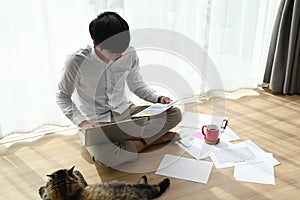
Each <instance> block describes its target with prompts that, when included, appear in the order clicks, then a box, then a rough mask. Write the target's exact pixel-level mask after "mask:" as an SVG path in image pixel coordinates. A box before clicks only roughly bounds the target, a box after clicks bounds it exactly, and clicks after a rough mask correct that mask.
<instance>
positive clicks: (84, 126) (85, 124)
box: [79, 121, 96, 133]
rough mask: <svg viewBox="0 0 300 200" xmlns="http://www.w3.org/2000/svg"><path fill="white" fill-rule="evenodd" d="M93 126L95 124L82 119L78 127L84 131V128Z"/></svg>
mask: <svg viewBox="0 0 300 200" xmlns="http://www.w3.org/2000/svg"><path fill="white" fill-rule="evenodd" d="M95 126H96V124H94V123H91V122H88V121H83V122H81V123H80V124H79V127H80V128H81V130H82V132H83V133H85V130H86V129H89V128H93V127H95Z"/></svg>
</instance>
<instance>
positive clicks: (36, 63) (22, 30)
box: [0, 0, 93, 138]
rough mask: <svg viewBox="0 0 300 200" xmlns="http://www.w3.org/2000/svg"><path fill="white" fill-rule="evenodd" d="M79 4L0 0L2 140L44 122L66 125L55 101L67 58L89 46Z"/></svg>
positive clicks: (85, 12)
mask: <svg viewBox="0 0 300 200" xmlns="http://www.w3.org/2000/svg"><path fill="white" fill-rule="evenodd" d="M90 15H93V11H92V9H91V8H90V4H89V1H87V0H86V1H82V0H26V1H23V0H1V2H0V44H1V45H0V60H1V65H0V69H1V73H0V91H1V94H0V97H1V98H0V128H1V129H0V138H1V136H4V135H7V134H9V133H11V132H26V131H31V130H33V129H35V128H37V127H39V126H41V125H43V124H57V125H66V124H70V122H69V121H68V120H66V118H65V117H64V116H62V114H61V112H60V111H59V110H58V107H57V106H56V103H55V98H54V97H55V89H56V82H57V78H58V76H59V74H60V71H61V69H62V66H63V63H64V60H65V57H66V55H67V54H69V53H71V52H74V51H75V50H77V49H78V48H79V47H84V45H87V44H88V42H90V39H89V35H88V34H89V33H88V22H89V21H90Z"/></svg>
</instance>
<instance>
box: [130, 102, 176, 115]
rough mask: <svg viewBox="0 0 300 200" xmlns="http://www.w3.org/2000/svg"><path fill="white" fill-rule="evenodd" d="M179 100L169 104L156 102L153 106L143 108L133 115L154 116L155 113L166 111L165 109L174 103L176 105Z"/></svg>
mask: <svg viewBox="0 0 300 200" xmlns="http://www.w3.org/2000/svg"><path fill="white" fill-rule="evenodd" d="M178 102H179V101H178V100H176V101H172V102H171V103H169V104H161V103H156V104H153V105H151V106H149V107H148V108H146V109H144V110H142V111H141V112H139V113H137V114H135V115H133V116H132V117H149V116H153V115H158V114H160V113H162V112H164V111H165V110H168V109H169V108H171V107H172V106H173V105H175V104H176V103H178Z"/></svg>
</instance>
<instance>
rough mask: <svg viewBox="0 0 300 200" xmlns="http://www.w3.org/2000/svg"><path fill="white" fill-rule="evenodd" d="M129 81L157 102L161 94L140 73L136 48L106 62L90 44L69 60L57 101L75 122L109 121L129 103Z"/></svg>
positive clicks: (142, 95)
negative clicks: (126, 86)
mask: <svg viewBox="0 0 300 200" xmlns="http://www.w3.org/2000/svg"><path fill="white" fill-rule="evenodd" d="M126 83H127V85H128V87H129V89H130V91H132V92H133V93H135V94H136V95H137V96H138V97H140V98H142V99H144V100H146V101H150V102H153V103H155V102H157V99H158V95H157V94H156V93H155V91H153V90H152V89H151V88H149V87H148V86H147V85H146V84H145V83H144V82H143V79H142V76H141V74H140V73H139V60H138V56H137V55H136V52H135V50H134V48H132V47H129V48H128V49H127V50H126V51H125V52H124V53H123V55H122V57H120V58H119V59H118V60H116V61H109V62H108V63H106V62H104V61H102V60H101V59H100V58H99V57H98V56H97V54H96V52H95V49H94V48H93V47H91V46H88V47H86V48H84V49H80V50H79V51H77V52H76V53H74V54H73V55H71V56H69V57H68V59H67V60H66V63H65V66H64V69H63V72H62V75H61V78H60V81H59V84H58V90H57V93H56V100H57V104H58V106H59V107H60V108H61V110H62V111H63V113H64V114H65V115H66V116H67V117H68V118H69V119H70V120H71V121H72V122H73V123H74V124H76V125H79V124H80V123H81V122H82V121H84V120H88V121H90V122H110V121H111V112H110V111H113V112H117V113H123V112H124V111H125V110H126V109H127V108H128V107H129V105H130V102H129V101H128V99H127V97H126V92H125V85H126Z"/></svg>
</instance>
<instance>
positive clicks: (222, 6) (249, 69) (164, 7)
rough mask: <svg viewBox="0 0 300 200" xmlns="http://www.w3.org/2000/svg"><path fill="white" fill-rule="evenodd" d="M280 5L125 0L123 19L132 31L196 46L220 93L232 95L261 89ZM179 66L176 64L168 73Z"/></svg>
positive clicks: (268, 0)
mask: <svg viewBox="0 0 300 200" xmlns="http://www.w3.org/2000/svg"><path fill="white" fill-rule="evenodd" d="M278 1H279V0H201V1H199V0H189V1H185V0H164V1H161V0H143V1H138V0H125V1H124V15H125V17H126V18H127V20H128V21H129V23H130V26H131V28H132V29H140V28H161V29H169V30H172V31H176V32H178V33H181V34H183V35H185V36H187V37H189V38H190V39H192V40H194V41H195V42H197V43H198V45H200V46H201V47H202V48H204V49H205V50H206V51H207V52H208V54H209V56H210V58H211V59H212V60H213V62H214V63H215V66H216V68H217V70H218V72H219V74H220V76H221V79H222V82H223V87H224V90H226V91H232V90H236V89H239V88H253V87H257V86H258V84H260V83H262V77H263V72H264V68H265V62H266V56H267V51H268V46H269V41H270V36H271V31H272V26H273V21H274V17H275V13H276V10H277V4H278ZM146 57H149V54H148V55H147V56H146ZM161 57H162V59H161V60H166V57H165V55H162V56H161ZM141 62H143V57H142V58H141ZM177 66H178V61H177V60H176V59H175V60H174V62H173V64H171V67H174V68H176V67H177ZM181 67H184V66H181ZM185 67H186V66H185ZM190 69H191V68H190ZM185 70H189V68H188V67H186V68H185ZM190 74H193V72H192V71H191V70H190ZM196 82H197V81H195V83H194V84H197V83H196ZM198 85H199V81H198ZM198 88H199V86H198ZM196 91H197V90H196Z"/></svg>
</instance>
